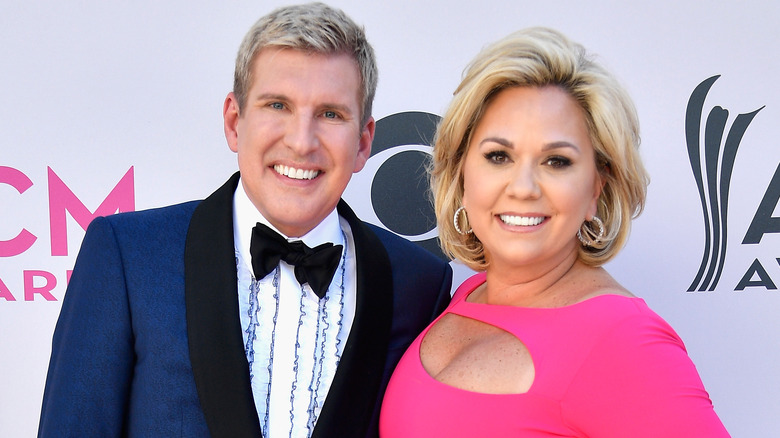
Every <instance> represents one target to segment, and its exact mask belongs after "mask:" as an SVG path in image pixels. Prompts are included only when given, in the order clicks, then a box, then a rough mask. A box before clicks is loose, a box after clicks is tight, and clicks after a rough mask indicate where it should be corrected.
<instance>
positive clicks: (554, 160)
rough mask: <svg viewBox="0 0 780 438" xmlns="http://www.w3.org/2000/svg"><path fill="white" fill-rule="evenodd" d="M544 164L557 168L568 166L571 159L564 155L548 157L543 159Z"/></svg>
mask: <svg viewBox="0 0 780 438" xmlns="http://www.w3.org/2000/svg"><path fill="white" fill-rule="evenodd" d="M545 164H546V165H548V166H550V167H553V168H556V169H559V168H562V167H568V166H570V165H571V160H570V159H568V158H566V157H550V158H548V159H547V160H546V161H545Z"/></svg>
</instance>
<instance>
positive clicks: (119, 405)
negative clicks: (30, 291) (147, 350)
mask: <svg viewBox="0 0 780 438" xmlns="http://www.w3.org/2000/svg"><path fill="white" fill-rule="evenodd" d="M134 360H135V359H134V353H133V333H132V327H131V320H130V312H129V306H128V300H127V293H126V285H125V276H124V270H123V264H122V254H121V252H120V248H119V246H118V245H117V241H116V237H115V235H114V231H113V229H112V227H111V225H110V222H109V221H108V220H106V219H105V218H97V219H95V220H94V221H93V222H92V223H91V224H90V226H89V228H88V229H87V233H86V236H85V237H84V240H83V242H82V246H81V250H80V251H79V255H78V257H77V259H76V264H75V268H74V270H73V275H72V276H71V280H70V283H69V284H68V287H67V290H66V293H65V297H64V299H63V302H62V310H61V312H60V316H59V319H58V321H57V325H56V328H55V331H54V337H53V342H52V354H51V361H50V363H49V370H48V375H47V378H46V387H45V390H44V396H43V406H42V410H41V418H40V424H39V430H38V436H39V437H55V436H56V437H86V436H100V437H114V436H121V435H122V430H123V427H124V425H123V422H124V419H125V416H126V415H125V411H126V409H127V398H128V392H129V387H130V382H131V379H132V370H133V363H134Z"/></svg>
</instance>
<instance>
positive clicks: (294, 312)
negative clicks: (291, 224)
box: [233, 181, 356, 438]
mask: <svg viewBox="0 0 780 438" xmlns="http://www.w3.org/2000/svg"><path fill="white" fill-rule="evenodd" d="M257 222H260V223H263V224H266V225H268V226H269V227H270V228H271V229H273V230H274V231H277V232H278V230H276V228H274V227H273V225H271V224H270V223H269V222H268V221H267V220H266V219H265V218H264V217H263V216H262V215H261V214H260V212H258V211H257V209H256V208H255V206H254V204H252V202H251V201H250V200H249V197H248V196H247V194H246V192H245V191H244V188H243V185H242V184H241V181H239V184H238V187H237V188H236V192H235V194H234V197H233V230H234V231H233V234H234V235H233V239H234V242H235V250H236V269H237V272H238V300H239V311H240V313H241V328H242V330H243V337H244V350H245V352H246V355H247V361H248V362H249V368H250V376H251V382H252V393H253V395H254V400H255V407H256V408H257V415H258V418H259V419H260V426H261V429H262V431H263V436H264V437H266V438H277V437H288V436H294V437H308V436H311V433H312V431H313V429H314V424H315V423H316V421H317V417H318V416H319V414H320V411H321V410H322V404H323V403H324V401H325V397H326V396H327V394H328V390H329V389H330V385H331V383H332V382H333V377H334V375H335V373H336V367H337V366H338V362H339V359H340V358H341V354H342V352H343V351H344V345H345V344H346V342H347V337H348V336H349V331H350V328H351V327H352V321H353V320H354V317H355V302H356V285H355V277H356V274H355V250H354V239H353V237H352V232H351V229H350V227H349V224H348V223H347V221H346V220H344V219H342V218H340V217H339V216H338V213H337V212H336V211H335V210H334V211H333V212H332V213H331V214H330V215H328V216H327V217H326V218H325V220H323V221H322V222H321V223H320V224H319V225H317V227H315V228H314V229H313V230H311V231H310V232H309V233H307V234H306V235H304V236H302V237H301V238H300V239H297V238H296V239H289V238H288V239H287V240H288V241H294V240H303V242H304V243H305V244H306V245H308V246H309V247H312V248H313V247H315V246H317V245H320V244H322V243H325V242H332V243H333V244H334V245H343V246H344V247H345V248H346V252H344V251H342V260H341V262H340V263H339V268H338V269H337V270H336V274H335V275H334V276H333V280H332V281H331V284H330V287H329V288H328V292H327V293H326V294H325V296H324V297H323V298H322V299H319V298H317V295H315V294H314V292H313V291H312V290H311V287H310V286H309V285H308V283H307V284H305V285H304V286H301V285H300V284H299V283H298V281H297V280H296V279H295V273H294V271H293V267H292V266H290V265H288V264H287V263H285V262H283V261H282V262H280V263H279V267H278V268H277V270H275V271H273V272H271V273H270V274H268V275H267V276H266V277H265V278H261V279H255V278H254V276H253V274H252V272H253V271H252V256H251V253H250V251H249V246H250V242H251V238H252V228H254V226H255V225H256V223H257ZM279 234H281V235H282V236H284V234H282V233H279ZM284 237H286V236H284ZM275 280H278V283H275ZM277 284H278V287H277ZM277 291H278V292H279V293H278V295H277Z"/></svg>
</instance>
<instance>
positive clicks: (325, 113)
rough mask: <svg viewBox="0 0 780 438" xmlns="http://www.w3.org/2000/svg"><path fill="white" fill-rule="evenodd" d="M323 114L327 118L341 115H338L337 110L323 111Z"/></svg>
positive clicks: (335, 117)
mask: <svg viewBox="0 0 780 438" xmlns="http://www.w3.org/2000/svg"><path fill="white" fill-rule="evenodd" d="M322 115H323V116H324V117H325V118H326V119H337V118H338V117H339V115H338V114H336V112H335V111H325V112H324V113H322Z"/></svg>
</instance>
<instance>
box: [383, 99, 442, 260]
mask: <svg viewBox="0 0 780 438" xmlns="http://www.w3.org/2000/svg"><path fill="white" fill-rule="evenodd" d="M440 119H441V117H439V116H437V115H435V114H430V113H425V112H416V111H409V112H403V113H397V114H393V115H390V116H387V117H384V118H382V119H380V120H378V121H377V122H376V133H375V136H374V143H373V145H372V149H371V157H375V156H376V157H377V158H380V159H381V163H382V164H381V165H380V166H379V168H378V169H377V170H376V173H375V175H374V178H373V181H372V182H371V204H372V207H373V210H374V213H375V214H376V216H377V218H378V219H379V221H380V222H382V225H384V226H385V227H386V228H387V229H388V230H390V231H393V232H394V233H396V234H399V235H401V236H403V237H406V238H407V239H409V240H411V241H413V242H415V243H417V244H418V245H420V246H422V247H423V248H425V249H427V250H428V251H431V252H432V253H434V254H436V255H438V256H439V257H440V258H442V259H443V260H447V257H445V256H444V254H443V253H442V251H441V248H440V247H439V239H438V237H437V231H436V217H435V214H434V212H433V205H432V202H431V198H430V192H429V183H428V166H429V165H430V162H431V150H432V149H431V145H432V144H433V137H434V134H435V132H436V125H437V124H438V123H439V120H440Z"/></svg>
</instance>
